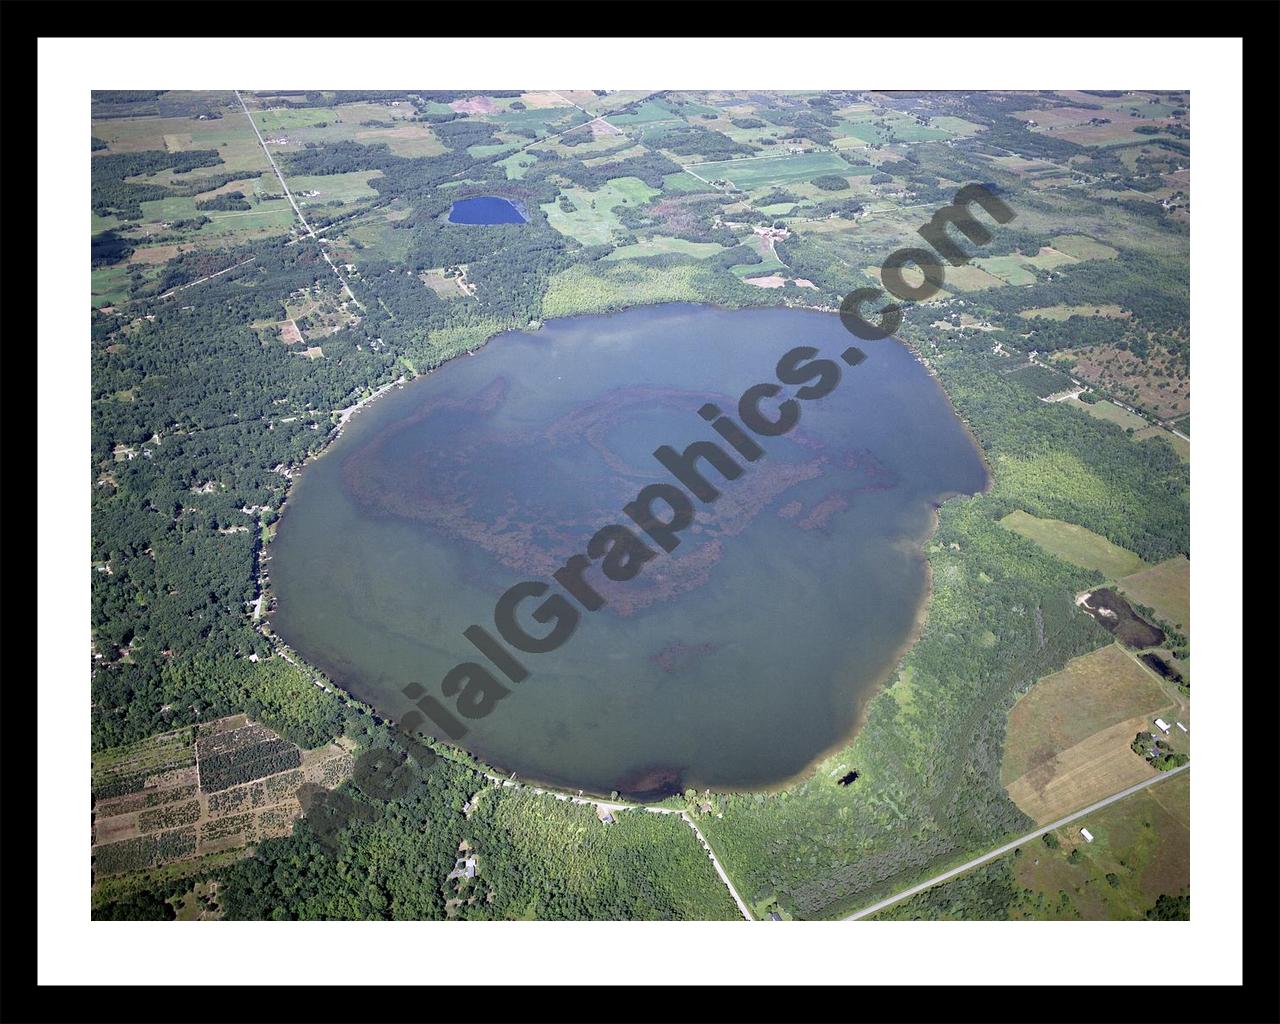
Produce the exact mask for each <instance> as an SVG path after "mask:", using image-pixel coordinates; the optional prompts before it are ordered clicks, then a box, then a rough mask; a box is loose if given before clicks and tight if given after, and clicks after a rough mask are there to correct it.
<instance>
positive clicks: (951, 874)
mask: <svg viewBox="0 0 1280 1024" xmlns="http://www.w3.org/2000/svg"><path fill="white" fill-rule="evenodd" d="M1190 767H1191V765H1190V764H1184V765H1183V766H1182V767H1180V768H1173V769H1170V770H1169V771H1167V772H1161V773H1160V774H1159V775H1157V776H1156V777H1155V778H1153V779H1147V780H1146V781H1145V782H1139V783H1138V784H1137V785H1136V786H1130V787H1129V788H1128V789H1122V790H1121V791H1120V792H1119V793H1115V794H1112V795H1111V796H1109V797H1107V798H1106V799H1105V800H1099V801H1098V802H1097V803H1096V804H1090V805H1089V806H1088V807H1086V808H1085V809H1084V810H1082V811H1076V812H1075V814H1068V815H1067V816H1066V817H1065V818H1059V819H1058V820H1057V821H1055V822H1053V823H1052V824H1050V825H1045V826H1044V827H1043V828H1038V829H1036V830H1035V831H1034V832H1028V833H1027V834H1026V835H1025V836H1021V837H1020V838H1018V839H1015V840H1014V841H1013V842H1011V843H1005V844H1004V846H1001V847H999V848H998V849H995V850H992V851H991V852H990V853H984V854H983V855H982V856H981V857H975V858H974V859H973V860H971V861H969V862H967V863H965V864H961V865H960V866H959V867H958V868H952V869H951V870H950V871H946V872H943V873H942V874H941V875H938V877H937V878H931V879H929V881H927V882H921V883H920V884H919V885H913V886H912V887H911V888H910V889H903V890H902V892H900V893H898V894H897V895H895V896H890V897H889V898H888V899H883V900H881V901H880V902H879V903H873V904H871V906H869V907H864V908H863V909H861V910H859V911H858V912H857V913H855V914H850V915H849V916H848V917H846V918H845V919H844V920H846V921H856V920H858V918H860V917H866V916H867V915H869V914H874V913H875V912H876V911H878V910H883V909H884V908H885V907H888V906H892V905H893V904H894V903H898V902H899V901H901V900H905V899H907V897H909V896H914V895H916V893H920V892H924V890H925V889H928V888H931V887H932V886H935V885H938V884H939V883H940V882H945V881H947V880H948V879H952V878H955V877H956V875H960V874H963V873H964V872H966V871H968V870H969V869H970V868H976V867H978V866H979V865H981V864H985V863H986V862H987V861H989V860H995V859H996V858H997V857H1000V856H1002V855H1004V854H1006V853H1009V852H1011V851H1012V850H1014V849H1016V848H1017V847H1019V846H1022V845H1023V844H1024V843H1029V842H1030V841H1031V840H1033V839H1037V838H1039V837H1040V836H1042V835H1044V834H1045V833H1046V832H1052V831H1053V830H1054V829H1055V828H1062V826H1063V825H1069V824H1070V823H1071V822H1073V821H1078V820H1079V819H1081V818H1083V817H1084V816H1085V815H1087V814H1092V813H1093V812H1094V811H1098V810H1101V809H1102V808H1103V807H1106V806H1107V805H1108V804H1113V803H1115V802H1116V801H1117V800H1123V799H1124V798H1125V797H1127V796H1132V795H1133V794H1134V793H1137V792H1139V791H1140V790H1143V789H1147V788H1148V787H1150V786H1154V785H1156V783H1159V782H1163V781H1164V780H1165V779H1168V778H1171V777H1173V776H1174V775H1177V774H1179V773H1180V772H1185V771H1187V770H1188V769H1189V768H1190Z"/></svg>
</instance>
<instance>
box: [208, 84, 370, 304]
mask: <svg viewBox="0 0 1280 1024" xmlns="http://www.w3.org/2000/svg"><path fill="white" fill-rule="evenodd" d="M232 92H234V93H235V94H236V99H237V100H239V102H240V109H241V110H243V111H244V116H245V117H247V118H248V119H249V127H250V128H252V129H253V134H254V135H256V136H257V137H258V145H259V146H261V147H262V152H263V153H265V154H266V156H267V163H269V164H270V165H271V169H272V170H273V171H275V172H276V177H277V178H279V179H280V187H281V188H282V189H284V194H285V196H286V197H287V198H288V200H289V205H290V206H292V207H293V212H294V213H296V214H297V215H298V220H300V221H301V222H302V226H303V227H304V228H306V231H307V236H308V237H310V238H315V237H316V233H315V231H313V230H312V228H311V225H310V224H308V223H307V218H306V217H304V216H303V215H302V208H301V207H300V206H298V203H297V200H295V199H294V198H293V193H292V192H290V191H289V186H288V184H286V182H285V180H284V175H283V174H281V173H280V168H279V167H278V166H276V158H275V157H273V156H272V155H271V150H269V149H268V148H267V142H266V140H265V139H264V138H263V137H262V132H260V131H258V125H257V124H256V123H255V122H254V120H253V115H252V114H250V113H249V108H248V107H247V106H245V102H244V97H243V96H241V95H240V90H239V89H233V90H232ZM318 241H320V242H323V241H324V239H319V240H318ZM320 255H321V256H323V257H324V261H325V262H326V263H327V264H329V269H330V270H332V271H333V273H334V276H335V277H336V278H337V279H338V283H339V284H341V285H342V287H343V289H344V290H345V291H346V293H347V297H348V298H349V299H350V300H351V301H352V302H354V303H355V304H356V305H357V306H359V307H360V308H361V309H362V310H363V309H364V304H363V303H362V302H361V301H360V300H359V299H357V298H356V293H355V292H353V291H352V290H351V285H349V284H347V279H346V278H345V277H343V276H342V272H341V271H340V270H338V268H337V266H335V265H334V262H333V260H331V259H330V258H329V254H328V253H327V252H326V251H325V248H324V246H323V245H321V246H320Z"/></svg>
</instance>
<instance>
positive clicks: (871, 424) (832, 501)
mask: <svg viewBox="0 0 1280 1024" xmlns="http://www.w3.org/2000/svg"><path fill="white" fill-rule="evenodd" d="M853 340H854V339H853V338H852V336H851V335H850V334H849V333H848V332H847V331H845V329H844V328H843V327H842V326H841V324H840V321H839V319H838V318H837V317H836V316H834V315H832V314H827V313H818V312H808V311H800V310H780V309H770V310H739V311H726V310H720V309H714V308H710V307H706V306H693V305H666V306H651V307H645V308H641V309H635V310H631V311H628V312H626V313H620V314H617V315H614V316H590V317H576V318H572V319H567V320H557V321H552V322H550V323H548V324H547V325H546V326H545V327H544V328H543V329H542V330H540V331H537V332H532V333H525V332H510V333H507V334H503V335H500V336H498V337H496V338H494V339H493V340H491V341H490V342H489V344H488V345H487V346H486V347H485V348H484V349H482V350H481V351H480V352H478V353H476V355H475V356H474V358H468V359H456V360H454V361H453V362H451V363H449V364H447V365H446V366H444V367H442V368H441V369H440V370H439V371H437V372H435V373H433V374H431V375H429V376H425V377H421V378H419V379H417V380H416V381H414V382H412V383H410V384H407V385H406V386H405V387H404V388H402V389H400V390H393V391H391V392H390V393H389V394H388V395H387V396H386V397H384V398H382V399H380V400H378V401H377V402H375V403H373V404H372V405H370V406H369V407H368V408H367V409H364V410H362V411H361V412H360V413H358V414H357V415H356V416H355V417H353V418H352V420H351V422H350V423H348V425H347V427H346V429H345V431H344V433H343V436H342V437H341V438H340V439H339V440H338V441H337V442H336V443H335V444H334V445H333V446H332V448H331V449H330V450H329V451H328V452H326V454H325V455H324V456H323V457H321V458H320V459H318V460H316V461H315V462H314V463H312V464H311V465H309V466H308V467H307V468H306V469H305V470H304V471H303V473H302V474H301V476H300V478H299V479H298V480H297V482H296V484H295V485H294V490H293V492H292V493H291V495H290V497H289V502H288V506H287V508H286V510H285V514H284V516H283V517H282V519H281V521H280V525H279V532H278V534H277V536H276V539H275V540H274V541H273V542H272V545H271V554H272V561H271V563H270V564H271V577H272V586H273V587H274V589H275V593H276V596H277V598H278V609H277V611H276V612H275V614H274V617H273V620H272V621H273V625H274V627H275V628H276V629H277V630H278V631H279V633H280V634H281V636H283V637H284V639H285V640H287V641H288V642H289V643H290V644H291V645H293V647H295V648H296V649H297V650H298V651H299V652H300V653H301V654H302V655H304V656H305V657H306V658H308V659H309V660H310V661H311V662H312V663H313V664H316V665H318V666H320V667H321V668H323V669H324V670H325V671H327V672H328V673H330V674H331V675H332V676H333V678H334V679H335V681H337V682H338V683H339V685H341V686H343V687H345V688H346V689H348V690H350V691H351V692H352V693H354V694H355V695H356V696H358V697H360V698H361V699H363V700H365V701H367V702H368V703H370V704H372V705H374V706H375V707H376V708H377V709H378V710H379V711H380V712H381V713H383V714H384V715H387V716H389V717H392V718H399V717H400V716H401V715H402V714H404V713H405V712H406V711H408V710H410V704H409V701H408V700H407V699H406V698H404V697H403V696H402V695H401V690H402V688H403V687H405V686H407V685H408V684H409V683H413V682H417V683H420V684H421V685H422V686H423V687H424V688H425V689H426V690H427V692H428V693H431V694H433V695H434V696H436V697H437V698H441V696H442V694H441V689H442V687H441V681H442V679H443V677H444V675H445V673H447V672H448V671H449V670H450V669H451V668H453V666H455V665H457V664H458V663H460V662H465V661H475V660H483V659H482V658H480V657H479V655H478V652H477V650H476V648H475V647H473V646H472V645H471V644H470V643H469V642H468V640H467V639H466V638H464V636H463V630H464V629H466V628H467V627H468V626H469V625H471V624H472V623H476V624H479V625H482V626H483V627H484V628H486V629H487V630H489V632H490V633H492V634H494V635H496V628H495V623H494V604H495V601H496V600H497V598H498V597H499V596H500V595H501V594H502V593H503V592H504V591H505V590H507V588H509V587H510V586H512V585H513V584H515V583H517V582H520V581H523V580H530V581H535V580H542V581H547V580H551V579H552V576H551V574H552V573H553V572H554V571H555V570H556V569H557V568H558V567H560V566H562V565H564V564H565V561H566V559H568V558H570V557H571V556H572V555H574V554H575V553H577V552H582V551H584V550H585V549H586V543H587V541H588V539H589V538H591V537H592V536H593V534H594V533H595V532H596V531H597V530H599V529H601V528H602V527H603V526H605V525H608V524H614V523H623V524H627V523H630V520H628V519H627V518H626V517H625V516H624V515H623V513H622V509H623V506H624V505H625V504H626V503H627V502H628V501H630V500H632V499H633V498H634V497H635V496H636V494H637V492H638V490H639V489H641V488H643V487H645V486H646V485H648V484H650V483H655V482H669V481H670V480H671V479H672V477H671V475H670V474H669V473H668V471H667V470H666V469H664V467H663V466H662V465H661V464H660V463H659V462H658V461H657V460H656V459H655V458H654V455H653V452H654V449H655V448H657V447H658V446H660V445H671V446H673V447H674V448H675V449H676V450H677V451H683V450H684V448H685V446H686V445H688V444H690V443H691V442H693V441H698V440H712V441H716V440H718V436H717V434H716V433H715V432H714V431H713V430H712V429H711V427H710V425H709V424H708V423H707V422H705V421H704V420H703V419H702V418H700V416H699V409H700V408H701V407H703V405H704V404H705V403H708V402H713V403H715V404H716V405H717V406H718V407H719V408H721V409H723V410H726V411H728V412H730V413H731V414H733V415H734V418H735V419H737V418H738V415H737V413H736V410H737V408H738V397H739V396H740V395H741V394H742V393H743V392H744V390H745V389H747V388H748V387H750V386H751V385H753V384H755V383H758V382H771V381H776V379H777V378H776V376H775V368H776V365H777V363H778V360H779V358H780V357H781V356H782V354H783V353H785V352H787V351H788V350H789V349H791V348H793V347H795V346H798V345H806V346H813V347H815V348H817V349H818V350H819V353H820V355H822V356H824V357H827V358H830V359H833V360H835V361H837V362H839V359H840V354H841V353H842V352H843V351H844V350H845V349H846V348H848V347H849V345H850V343H851V342H852V341H853ZM858 347H859V348H861V349H862V350H863V351H864V352H865V353H866V358H865V360H864V361H863V362H862V363H861V364H859V365H858V366H855V367H852V368H850V367H848V366H844V365H843V364H841V367H842V376H841V380H840V383H839V384H838V385H837V386H836V388H835V390H834V391H833V392H832V393H831V394H829V395H827V396H826V397H824V398H821V399H820V400H813V401H806V402H802V403H800V407H801V409H802V415H801V419H800V421H799V423H798V425H797V426H796V427H795V428H794V429H792V430H791V431H790V432H788V433H786V434H784V435H782V436H759V437H757V438H756V439H757V440H758V441H759V443H760V446H761V447H762V448H763V449H764V450H765V454H764V456H763V457H761V458H759V459H758V460H756V461H754V462H747V461H746V460H744V459H740V460H739V461H740V462H742V463H743V472H742V474H741V476H739V477H738V478H737V479H736V480H732V481H725V480H723V479H722V478H721V477H720V476H719V475H718V474H717V473H716V471H715V470H706V474H707V477H708V478H709V479H712V480H715V481H717V482H718V486H719V487H720V489H721V491H722V494H721V497H720V498H719V499H718V500H716V501H715V502H713V503H710V504H703V503H697V502H695V506H696V509H697V513H696V517H695V518H694V521H693V523H692V525H690V526H689V527H688V528H687V529H686V530H685V531H684V532H683V533H682V534H681V538H680V543H679V545H678V546H677V547H676V548H675V550H674V551H672V552H670V553H661V554H660V555H659V556H658V557H656V558H654V559H653V560H652V561H649V562H647V563H646V564H644V565H643V567H642V569H641V570H640V572H639V574H638V575H637V576H635V578H633V579H631V580H630V581H627V582H613V581H610V580H606V579H605V578H604V576H603V574H602V572H601V570H600V563H599V562H597V563H595V564H594V565H592V567H591V568H590V569H589V570H588V571H587V573H586V575H585V576H584V578H585V579H587V580H588V581H589V582H590V583H591V584H592V586H594V587H596V588H598V590H599V592H600V593H601V594H602V595H604V596H605V597H606V599H607V603H606V604H605V605H604V607H602V608H600V609H599V610H597V611H590V612H589V611H586V610H584V609H582V608H579V609H578V610H579V611H580V612H581V620H580V622H579V623H578V626H577V629H576V631H575V632H574V633H573V635H572V636H571V637H570V638H569V639H568V641H567V642H566V643H564V644H563V646H561V647H559V648H558V649H557V650H554V651H551V652H548V653H543V654H522V655H521V656H520V657H521V659H522V660H523V662H524V663H525V665H526V667H527V668H528V669H529V672H530V675H529V677H528V678H527V679H525V680H524V681H523V682H521V683H519V684H518V685H516V684H511V685H509V687H508V688H509V690H510V693H509V695H508V696H506V697H504V698H503V699H502V700H501V701H500V703H498V704H497V706H496V707H495V708H494V709H493V711H492V713H491V714H489V715H487V716H485V717H483V718H479V719H474V720H467V721H466V724H467V726H468V727H469V732H468V734H467V735H466V736H465V737H464V738H462V739H461V740H460V745H461V746H463V747H466V748H467V749H468V750H471V751H473V752H474V753H475V754H477V755H479V756H480V757H483V758H484V759H486V760H488V761H489V762H490V763H492V764H494V765H496V766H497V767H499V768H502V769H505V770H507V771H512V770H515V771H518V772H519V773H520V775H521V776H523V777H525V778H532V779H538V780H541V781H545V782H551V783H556V784H559V785H562V786H566V787H570V788H574V789H577V788H584V789H587V790H591V791H595V792H599V793H608V792H609V791H610V790H614V789H616V790H618V791H620V792H622V793H625V794H630V795H633V796H653V795H656V794H660V793H663V792H668V791H672V790H683V789H684V788H687V787H693V788H698V789H701V788H703V787H712V788H720V789H744V788H763V787H768V786H771V785H775V784H778V783H781V782H784V781H786V780H787V779H789V778H790V777H792V776H794V775H796V774H797V773H799V772H802V771H803V770H804V769H805V768H806V766H808V765H809V764H811V763H812V762H813V761H814V760H815V759H817V758H819V757H821V756H822V755H823V754H824V753H825V752H826V751H828V750H830V749H831V748H832V747H834V746H836V745H838V744H840V743H842V742H843V741H845V740H847V739H848V737H849V736H850V735H851V733H852V732H853V730H854V729H855V728H856V725H857V722H858V720H859V712H860V709H861V708H862V706H863V705H864V703H865V702H866V700H867V699H868V698H869V697H870V696H871V695H872V694H873V693H874V692H875V691H876V689H877V688H878V687H879V686H880V685H882V684H883V682H884V681H885V679H886V677H887V676H888V675H889V674H890V673H891V672H892V670H893V668H894V666H895V664H896V663H897V661H898V659H899V658H900V657H901V656H902V653H903V650H904V648H905V645H906V644H907V643H908V642H909V640H910V637H911V636H912V632H913V629H914V626H915V623H916V621H917V616H918V614H919V612H920V610H921V608H922V605H923V602H924V600H925V598H926V596H927V590H928V586H927V569H926V563H925V560H924V556H923V542H924V540H925V538H926V537H927V536H928V534H929V532H930V530H931V529H932V524H933V515H934V508H935V505H936V504H937V503H938V502H941V501H942V500H943V499H944V498H946V497H947V496H949V495H952V494H957V493H972V492H976V491H978V490H981V489H982V488H983V486H984V485H985V483H986V479H987V477H986V469H985V467H984V464H983V462H982V459H981V456H980V454H979V452H978V451H977V449H976V448H975V447H974V445H973V443H972V441H971V439H970V438H969V436H968V434H967V433H966V431H965V429H964V427H963V425H962V424H961V423H960V421H959V420H958V419H957V418H956V416H955V413H954V412H953V410H952V409H951V406H950V404H949V403H948V402H947V399H946V397H945V395H944V394H943V393H942V390H941V389H940V388H939V386H938V384H937V382H936V381H935V380H934V378H933V377H932V376H930V374H929V373H928V371H927V370H926V369H925V368H924V367H923V366H922V365H921V364H920V363H919V362H918V361H917V360H916V359H915V358H914V357H913V356H912V355H911V353H910V352H909V351H908V350H907V349H906V348H905V347H903V346H902V345H901V344H899V343H898V342H896V341H893V340H886V341H880V342H859V343H858ZM784 390H785V389H784ZM789 390H790V391H791V392H792V393H794V391H795V389H794V388H791V389H789ZM784 397H785V394H782V395H778V396H777V397H776V399H771V400H770V401H767V402H765V403H764V404H763V408H764V409H765V410H766V412H767V414H768V415H769V416H770V417H772V416H773V414H774V412H775V410H776V409H777V406H776V405H775V404H774V402H775V401H781V400H782V399H783V398H784ZM720 443H721V447H722V448H725V449H726V450H728V445H727V443H726V442H723V441H721V442H720ZM657 511H658V512H659V514H661V515H663V516H665V515H666V511H667V510H666V508H665V507H663V506H661V503H659V504H658V506H657ZM632 525H634V524H632ZM552 590H553V592H556V593H560V592H561V591H560V588H559V587H558V586H557V585H555V584H554V583H553V584H552ZM566 600H570V601H571V600H572V599H571V598H569V597H568V596H567V595H566ZM537 604H538V602H537V601H536V600H530V601H526V602H525V603H524V605H523V606H522V607H521V608H520V609H519V612H520V621H521V623H522V625H523V626H524V628H525V629H526V630H527V631H528V632H530V633H532V634H536V635H542V634H544V633H546V632H547V628H548V627H547V626H546V625H540V624H539V623H538V622H535V621H533V619H532V616H531V613H532V612H533V610H534V608H535V607H536V606H537ZM499 678H501V679H502V681H503V682H504V684H505V683H507V680H506V679H505V677H501V676H499ZM446 703H447V704H449V705H450V706H452V702H450V701H446ZM434 734H435V735H443V734H442V733H440V732H435V733H434Z"/></svg>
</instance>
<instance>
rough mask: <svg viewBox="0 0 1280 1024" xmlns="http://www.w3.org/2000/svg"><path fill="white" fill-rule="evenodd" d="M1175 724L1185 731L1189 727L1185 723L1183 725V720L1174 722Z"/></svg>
mask: <svg viewBox="0 0 1280 1024" xmlns="http://www.w3.org/2000/svg"><path fill="white" fill-rule="evenodd" d="M1173 724H1174V725H1176V726H1177V727H1178V728H1179V729H1181V730H1182V731H1183V732H1186V731H1187V727H1186V726H1185V725H1183V724H1182V723H1181V722H1174V723H1173Z"/></svg>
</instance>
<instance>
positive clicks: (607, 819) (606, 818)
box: [600, 814, 613, 825]
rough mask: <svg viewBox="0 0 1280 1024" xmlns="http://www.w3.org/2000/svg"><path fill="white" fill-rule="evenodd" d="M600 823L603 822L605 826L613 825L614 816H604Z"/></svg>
mask: <svg viewBox="0 0 1280 1024" xmlns="http://www.w3.org/2000/svg"><path fill="white" fill-rule="evenodd" d="M600 821H601V822H602V823H603V824H605V825H612V824H613V815H612V814H604V815H602V816H601V817H600Z"/></svg>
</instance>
